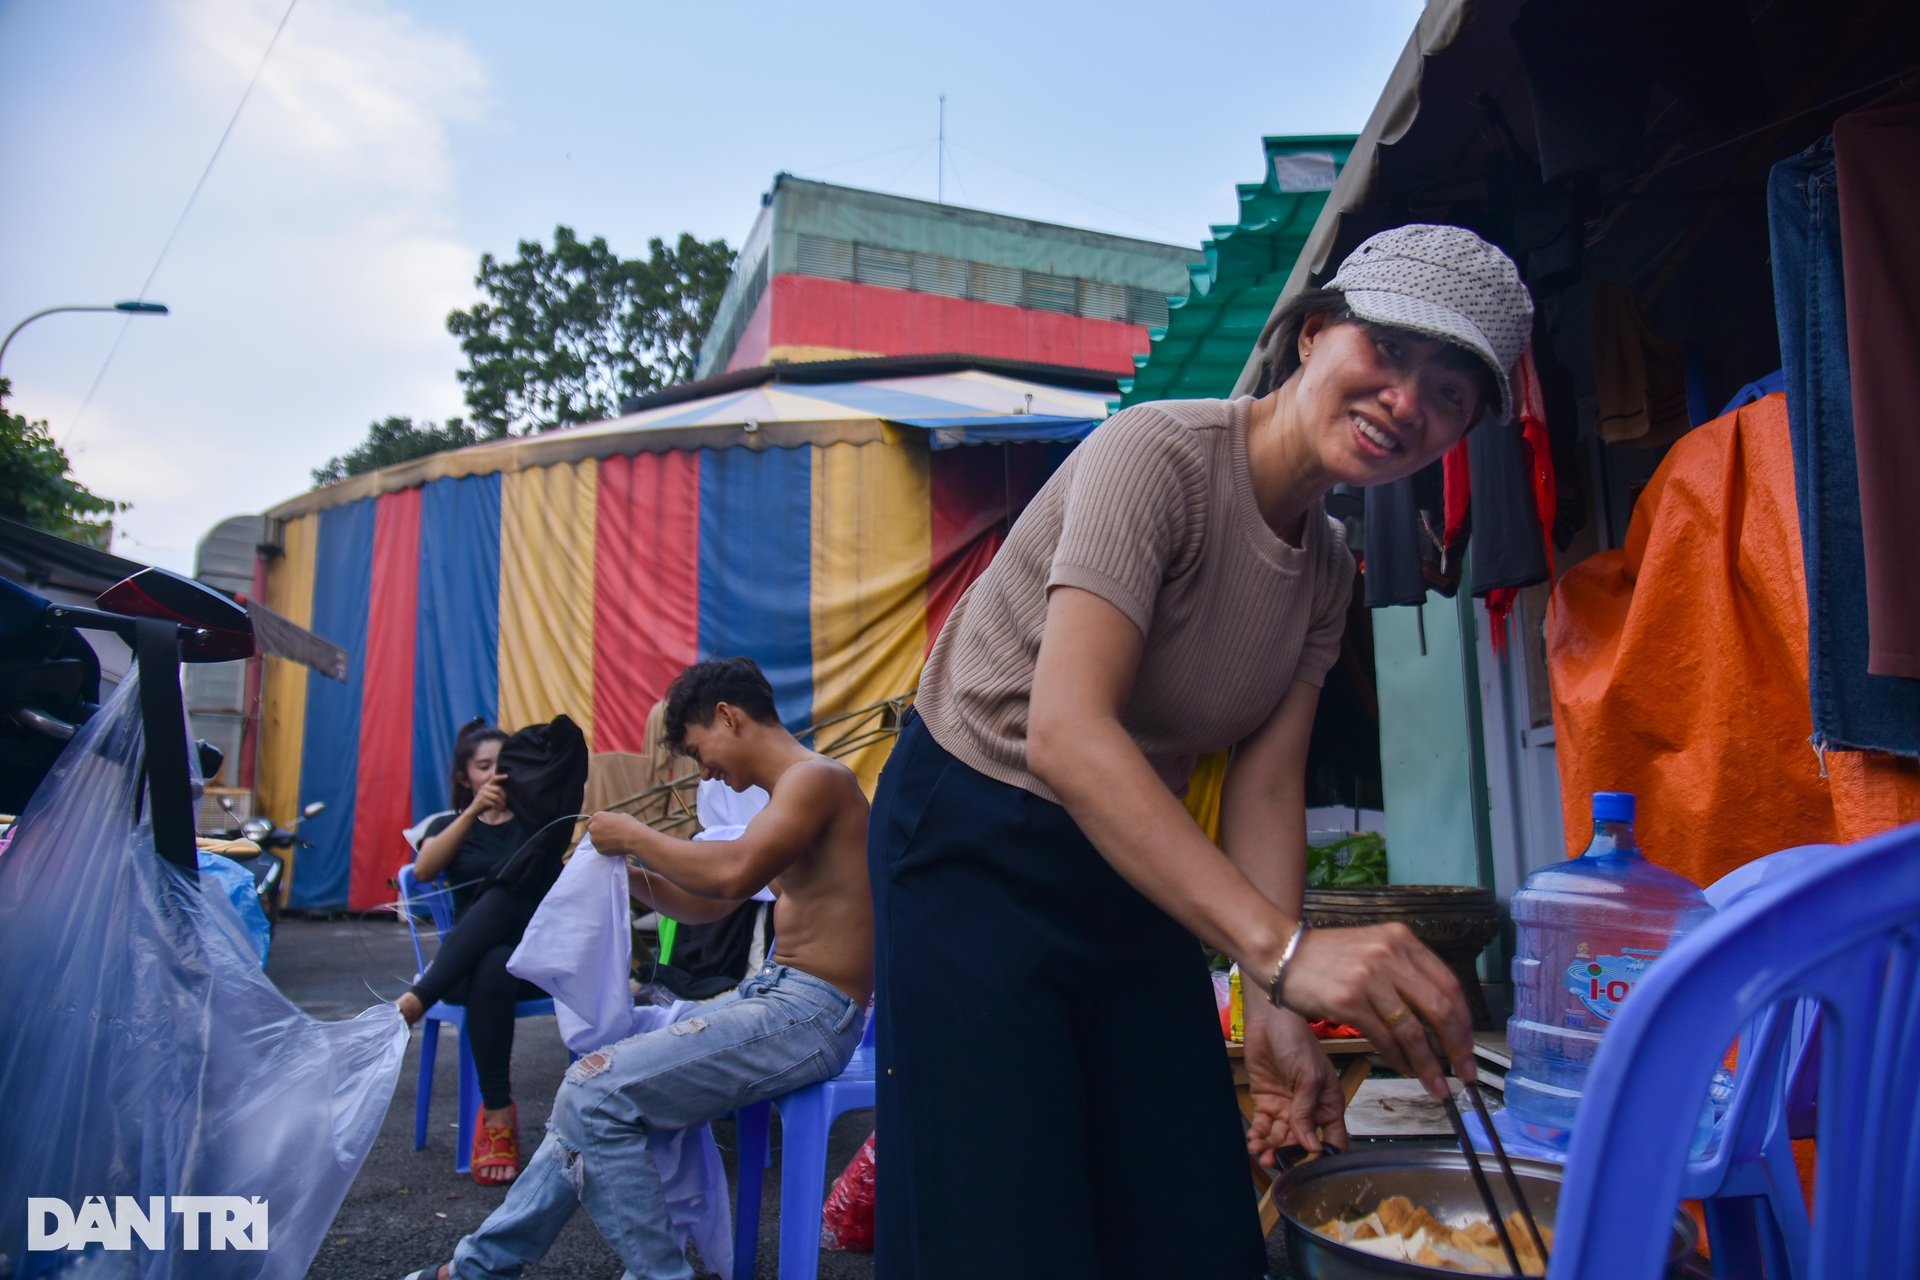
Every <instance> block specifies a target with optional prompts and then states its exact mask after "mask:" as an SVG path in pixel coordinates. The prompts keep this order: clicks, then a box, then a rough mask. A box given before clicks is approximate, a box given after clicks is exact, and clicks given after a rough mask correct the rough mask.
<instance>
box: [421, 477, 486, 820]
mask: <svg viewBox="0 0 1920 1280" xmlns="http://www.w3.org/2000/svg"><path fill="white" fill-rule="evenodd" d="M416 619H417V621H416V629H415V632H414V649H413V651H414V684H413V816H414V819H415V820H416V821H418V820H419V819H421V818H423V817H425V816H426V815H427V814H429V813H436V812H438V811H440V810H441V809H445V808H446V807H447V806H448V805H449V804H450V803H451V802H452V796H451V795H450V794H449V792H450V783H449V781H448V775H449V773H450V771H451V768H452V764H453V739H454V736H455V735H456V734H457V733H458V732H459V731H460V726H461V725H463V724H465V723H466V722H467V721H469V720H471V719H473V718H474V717H475V716H479V717H480V718H482V719H484V720H486V721H487V722H488V723H489V724H491V723H493V722H494V721H495V720H497V719H498V718H499V714H500V477H499V475H498V474H495V475H490V476H468V477H466V478H464V479H458V480H456V479H451V478H447V479H440V480H435V481H433V482H432V483H431V484H429V485H427V486H426V488H425V489H424V490H423V492H422V494H421V499H420V596H419V604H418V612H417V614H416Z"/></svg>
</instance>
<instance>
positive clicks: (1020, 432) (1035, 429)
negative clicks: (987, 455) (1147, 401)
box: [887, 413, 1104, 449]
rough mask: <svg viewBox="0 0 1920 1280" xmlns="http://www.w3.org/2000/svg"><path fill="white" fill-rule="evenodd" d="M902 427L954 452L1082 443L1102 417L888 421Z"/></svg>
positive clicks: (1029, 416)
mask: <svg viewBox="0 0 1920 1280" xmlns="http://www.w3.org/2000/svg"><path fill="white" fill-rule="evenodd" d="M887 421H889V422H891V423H894V424H895V425H897V426H902V427H919V428H920V429H922V430H923V431H926V432H927V433H928V437H929V438H928V443H929V444H930V445H931V446H932V447H933V448H935V449H957V448H960V447H961V446H963V445H969V444H1036V443H1041V444H1044V443H1052V442H1062V441H1064V442H1068V443H1071V442H1073V441H1076V440H1084V439H1086V438H1087V433H1088V432H1090V431H1092V430H1093V429H1094V428H1095V427H1097V426H1099V425H1100V423H1101V422H1102V421H1104V419H1101V418H1049V417H1044V416H1042V415H1040V414H1034V413H1026V414H1012V415H999V416H996V417H991V418H888V419H887Z"/></svg>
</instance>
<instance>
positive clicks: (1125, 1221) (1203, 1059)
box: [868, 716, 1267, 1280]
mask: <svg viewBox="0 0 1920 1280" xmlns="http://www.w3.org/2000/svg"><path fill="white" fill-rule="evenodd" d="M868 867H869V871H870V874H871V879H872V884H873V897H874V911H875V920H874V923H875V932H876V939H875V941H876V952H877V956H876V958H877V974H876V976H877V982H878V993H877V999H878V1005H877V1017H878V1021H877V1023H876V1035H877V1045H878V1049H879V1057H880V1077H879V1091H878V1093H879V1096H878V1103H879V1110H878V1116H877V1120H878V1130H879V1137H878V1139H877V1141H876V1144H875V1150H876V1151H877V1152H878V1153H879V1155H878V1158H877V1160H876V1161H875V1167H876V1172H877V1174H878V1185H877V1194H876V1200H875V1210H876V1227H877V1231H878V1251H877V1254H876V1258H875V1266H874V1274H875V1276H876V1277H877V1280H908V1278H912V1280H947V1278H951V1280H979V1277H982V1276H993V1277H995V1278H996V1280H1006V1278H1009V1277H1032V1278H1033V1280H1043V1278H1044V1280H1073V1278H1075V1277H1086V1278H1088V1280H1091V1278H1092V1277H1096V1276H1097V1277H1101V1278H1102V1280H1116V1278H1124V1277H1139V1278H1140V1280H1169V1278H1170V1277H1180V1278H1181V1280H1252V1278H1254V1277H1258V1276H1260V1275H1262V1274H1263V1273H1264V1272H1265V1271H1266V1261H1267V1259H1266V1247H1265V1242H1264V1241H1263V1240H1262V1239H1261V1236H1260V1229H1259V1218H1258V1215H1257V1212H1256V1209H1255V1200H1254V1194H1253V1183H1252V1180H1251V1179H1250V1178H1249V1176H1248V1173H1247V1156H1246V1145H1245V1140H1244V1137H1243V1131H1242V1128H1241V1124H1240V1113H1239V1109H1238V1107H1237V1106H1236V1105H1235V1103H1234V1097H1233V1083H1232V1076H1231V1073H1230V1070H1229V1067H1228V1064H1227V1057H1226V1051H1225V1048H1224V1046H1223V1044H1222V1041H1221V1036H1220V1023H1219V1018H1218V1015H1217V1014H1216V1012H1215V1006H1214V999H1213V988H1212V983H1211V981H1210V980H1209V978H1208V976H1207V972H1206V964H1205V960H1204V957H1203V956H1202V954H1201V950H1200V946H1199V944H1198V943H1197V942H1195V941H1194V939H1193V937H1192V935H1191V934H1189V933H1187V932H1186V930H1184V929H1183V928H1181V927H1180V926H1179V925H1178V924H1177V923H1175V922H1174V921H1173V920H1172V919H1171V918H1170V917H1168V916H1167V915H1166V914H1165V913H1164V912H1162V911H1161V910H1160V909H1159V908H1157V907H1155V906H1154V905H1153V904H1151V903H1150V902H1148V901H1147V900H1146V899H1145V898H1143V897H1141V896H1140V894H1138V893H1137V892H1135V891H1134V890H1133V888H1132V887H1131V886H1129V885H1128V884H1127V883H1126V882H1125V881H1124V880H1122V879H1121V878H1120V876H1119V875H1118V874H1117V873H1116V872H1114V870H1113V869H1112V868H1111V867H1110V866H1109V865H1108V864H1107V862H1106V860H1105V859H1104V858H1102V857H1101V856H1100V854H1099V853H1098V851H1097V850H1095V849H1094V848H1093V846H1092V845H1091V844H1090V843H1089V842H1088V841H1087V839H1086V837H1085V836H1083V835H1082V834H1081V833H1080V829H1079V828H1078V826H1076V825H1075V824H1074V822H1073V820H1072V819H1071V818H1070V817H1068V816H1067V813H1066V811H1065V810H1064V809H1062V808H1061V807H1060V806H1058V805H1054V804H1049V803H1048V802H1046V801H1044V800H1042V799H1040V798H1039V797H1038V796H1034V795H1031V794H1029V793H1027V792H1025V791H1022V790H1020V789H1019V788H1017V787H1010V786H1006V785H1004V784H1002V783H999V782H995V781H993V780H992V779H990V778H987V777H984V776H983V775H981V774H979V773H976V772H975V771H973V770H972V769H969V768H968V767H967V766H965V765H963V764H961V763H960V762H959V761H957V760H955V759H954V758H953V757H951V756H950V755H948V754H947V753H946V752H945V751H944V750H942V749H941V747H940V745H939V744H938V743H936V742H935V741H934V740H933V736H932V735H931V734H930V733H928V732H927V730H926V727H925V726H924V725H923V724H922V723H921V721H920V719H919V717H918V716H910V717H909V718H908V720H907V722H906V724H905V726H904V727H903V728H902V730H901V733H900V739H899V741H898V743H897V744H896V745H895V747H894V751H893V755H892V758H891V759H890V760H889V761H888V762H887V766H886V770H885V772H884V773H883V774H882V775H881V778H880V786H879V790H878V793H877V794H876V796H875V797H874V804H873V816H872V823H871V827H870V834H869V837H868Z"/></svg>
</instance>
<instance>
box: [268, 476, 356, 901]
mask: <svg viewBox="0 0 1920 1280" xmlns="http://www.w3.org/2000/svg"><path fill="white" fill-rule="evenodd" d="M373 509H374V499H372V498H363V499H362V500H360V501H359V502H353V503H349V504H347V505H346V506H342V507H334V508H332V509H331V510H328V511H323V512H321V514H320V530H319V550H318V555H317V558H316V560H315V562H314V570H313V623H312V629H313V633H314V634H315V635H317V636H319V637H321V638H322V639H323V640H330V641H332V642H333V643H334V644H337V645H339V646H340V647H341V648H343V649H345V650H346V651H347V682H346V683H345V684H341V683H340V682H339V681H337V680H332V679H329V678H327V677H326V676H323V675H321V674H320V673H319V672H317V671H316V672H308V673H307V722H306V726H305V729H304V731H303V738H302V746H301V752H300V761H301V764H300V800H301V803H303V804H304V803H306V802H307V801H310V800H324V801H326V804H327V811H326V812H325V813H323V814H321V815H320V816H319V817H318V818H316V819H314V820H313V821H312V822H310V823H308V824H306V825H305V826H303V827H302V828H301V829H300V834H301V835H302V836H304V837H305V838H306V839H308V840H310V841H312V842H313V847H312V848H310V849H302V850H301V851H300V854H299V856H298V857H297V858H296V859H295V860H294V869H293V870H294V874H293V887H292V890H291V892H290V893H289V895H288V898H287V901H288V904H289V905H291V906H295V907H300V908H304V909H307V910H328V909H332V908H336V907H344V906H346V905H347V877H348V871H349V869H350V867H351V862H352V852H353V810H354V787H355V785H356V783H357V782H358V773H359V766H360V693H361V688H362V686H363V685H364V684H365V683H366V656H367V604H368V599H369V597H370V595H371V588H372V585H373Z"/></svg>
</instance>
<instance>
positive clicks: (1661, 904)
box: [1506, 791, 1713, 1142]
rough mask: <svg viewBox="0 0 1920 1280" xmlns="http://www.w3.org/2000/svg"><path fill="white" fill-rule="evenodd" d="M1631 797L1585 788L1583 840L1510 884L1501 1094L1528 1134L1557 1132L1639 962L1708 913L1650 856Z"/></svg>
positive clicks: (1551, 1136)
mask: <svg viewBox="0 0 1920 1280" xmlns="http://www.w3.org/2000/svg"><path fill="white" fill-rule="evenodd" d="M1633 817H1634V799H1633V796H1632V795H1630V794H1628V793H1626V792H1623V791H1599V792H1595V793H1594V797H1593V843H1592V844H1590V845H1588V846H1587V850H1586V852H1585V853H1583V854H1581V855H1580V856H1579V857H1578V858H1574V859H1572V860H1570V861H1567V862H1562V863H1559V864H1557V865H1555V866H1550V867H1542V868H1541V869H1540V870H1538V871H1535V872H1534V873H1533V874H1532V875H1530V876H1528V877H1527V879H1526V883H1525V884H1523V885H1522V886H1521V887H1520V890H1519V892H1517V893H1515V894H1514V895H1513V924H1514V932H1515V934H1516V943H1517V945H1516V948H1515V956H1514V961H1513V1017H1512V1019H1511V1020H1509V1021H1508V1023H1507V1044H1508V1047H1509V1048H1510V1049H1511V1050H1512V1052H1513V1066H1512V1069H1511V1070H1510V1071H1509V1072H1508V1074H1507V1081H1506V1102H1507V1108H1508V1110H1509V1111H1511V1112H1512V1113H1513V1118H1514V1119H1517V1120H1519V1121H1521V1122H1523V1123H1524V1124H1525V1125H1526V1126H1528V1131H1529V1132H1530V1133H1531V1135H1532V1136H1534V1137H1535V1138H1538V1139H1542V1140H1545V1141H1549V1142H1552V1141H1555V1140H1556V1139H1558V1140H1559V1141H1561V1142H1564V1140H1565V1135H1564V1131H1565V1130H1567V1129H1569V1128H1571V1127H1572V1124H1573V1114H1574V1111H1575V1109H1576V1108H1577V1107H1578V1106H1579V1103H1580V1091H1581V1088H1582V1087H1583V1086H1584V1084H1585V1083H1586V1078H1587V1069H1588V1067H1590V1066H1591V1065H1592V1063H1593V1055H1594V1052H1595V1051H1596V1050H1597V1049H1598V1048H1599V1046H1600V1037H1601V1035H1602V1034H1603V1033H1604V1032H1605V1031H1606V1029H1607V1025H1608V1023H1610V1022H1611V1021H1612V1020H1613V1016H1614V1012H1615V1011H1616V1010H1617V1009H1618V1008H1619V1007H1620V1005H1621V1002H1623V1001H1624V1000H1626V999H1627V998H1628V996H1630V995H1631V994H1632V992H1633V988H1634V985H1635V984H1636V983H1637V982H1638V981H1639V980H1640V975H1641V974H1642V973H1644V972H1645V971H1646V968H1647V966H1648V965H1650V964H1652V963H1653V962H1654V961H1655V960H1657V959H1659V957H1660V954H1661V953H1662V952H1663V951H1665V950H1666V949H1667V948H1668V947H1669V946H1670V945H1672V943H1673V941H1674V940H1675V939H1676V938H1679V937H1681V936H1682V935H1684V934H1686V933H1688V932H1690V931H1691V930H1692V929H1694V928H1695V927H1696V926H1698V925H1699V924H1700V922H1701V921H1703V920H1705V919H1706V918H1707V917H1708V916H1709V915H1711V914H1712V911H1713V909H1712V908H1711V907H1709V906H1708V905H1707V900H1706V897H1705V896H1704V895H1703V894H1702V893H1701V892H1700V887H1699V886H1698V885H1696V884H1694V883H1693V882H1692V881H1690V880H1688V879H1687V878H1685V877H1684V876H1679V875H1675V874H1674V873H1673V872H1671V871H1668V870H1666V869H1665V868H1663V867H1657V866H1655V865H1654V864H1653V863H1651V862H1648V861H1647V860H1646V858H1645V857H1643V856H1642V855H1641V853H1640V848H1639V846H1638V845H1637V844H1636V843H1635V841H1634V835H1633Z"/></svg>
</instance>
